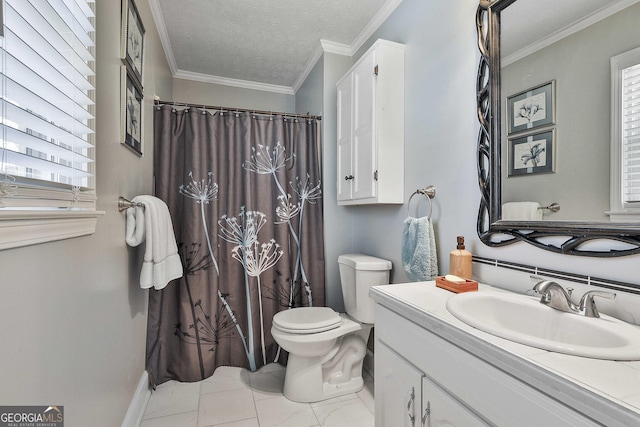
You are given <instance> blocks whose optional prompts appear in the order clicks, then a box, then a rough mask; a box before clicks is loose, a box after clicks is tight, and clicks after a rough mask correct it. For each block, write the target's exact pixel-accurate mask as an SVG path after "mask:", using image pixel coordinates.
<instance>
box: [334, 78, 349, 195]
mask: <svg viewBox="0 0 640 427" xmlns="http://www.w3.org/2000/svg"><path fill="white" fill-rule="evenodd" d="M352 88H353V85H352V76H349V77H347V78H345V79H344V80H343V81H342V82H341V83H340V85H339V86H338V88H337V89H338V123H337V125H338V178H337V179H338V200H339V201H340V200H351V198H352V194H351V186H352V182H353V171H352V170H351V163H352V157H351V152H352V148H351V145H352V134H351V124H352V122H353V120H352V117H353V116H352V111H353V102H352V101H353V93H352Z"/></svg>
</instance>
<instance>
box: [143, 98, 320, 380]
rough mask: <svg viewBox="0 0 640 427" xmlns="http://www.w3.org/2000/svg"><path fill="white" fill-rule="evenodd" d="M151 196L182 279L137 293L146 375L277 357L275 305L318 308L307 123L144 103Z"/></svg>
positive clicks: (314, 182)
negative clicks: (142, 312)
mask: <svg viewBox="0 0 640 427" xmlns="http://www.w3.org/2000/svg"><path fill="white" fill-rule="evenodd" d="M154 115H155V116H154V153H155V154H154V156H155V160H154V161H155V188H156V196H157V197H159V198H160V199H162V200H164V201H165V202H166V203H167V205H168V206H169V210H170V212H171V216H172V220H173V226H174V229H175V235H176V240H177V242H178V248H179V253H180V257H181V259H182V264H183V267H184V273H185V274H184V276H183V277H182V278H181V279H177V280H175V281H173V282H172V283H170V284H169V285H168V286H167V287H166V288H164V289H162V290H160V291H155V290H153V291H150V292H149V319H148V326H147V371H148V372H149V374H150V375H151V379H152V382H153V383H155V384H161V383H163V382H165V381H168V380H171V379H176V380H180V381H199V380H202V379H204V378H207V377H209V376H211V375H212V374H213V371H214V370H215V368H216V367H218V366H221V365H226V366H240V367H246V368H248V369H251V370H256V369H258V368H260V367H261V366H263V365H265V364H267V363H271V362H277V361H280V362H283V361H284V360H283V359H282V357H283V356H284V354H283V353H284V352H283V351H281V350H280V348H279V347H278V345H277V343H276V342H275V341H274V340H273V338H272V337H271V332H270V331H271V320H272V318H273V316H274V315H275V314H276V313H277V312H278V311H280V310H287V309H289V308H293V307H300V306H323V305H324V247H323V226H322V223H323V220H322V188H321V175H320V162H319V159H318V155H319V141H318V135H317V132H318V123H317V121H316V120H307V119H294V118H290V117H285V116H278V115H273V116H265V115H257V114H253V113H240V112H230V113H229V112H225V113H220V112H213V111H206V110H202V109H196V108H193V107H192V108H190V109H184V110H180V109H176V108H172V107H171V106H156V109H155V112H154Z"/></svg>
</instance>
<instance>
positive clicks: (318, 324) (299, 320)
mask: <svg viewBox="0 0 640 427" xmlns="http://www.w3.org/2000/svg"><path fill="white" fill-rule="evenodd" d="M341 323H342V318H341V317H340V315H339V314H338V313H336V312H335V311H333V309H331V308H329V307H299V308H292V309H290V310H284V311H280V312H278V313H276V315H275V316H273V327H274V328H276V329H278V330H280V331H282V332H286V333H290V334H316V333H319V332H325V331H329V330H331V329H336V328H338V327H339V326H340V324H341Z"/></svg>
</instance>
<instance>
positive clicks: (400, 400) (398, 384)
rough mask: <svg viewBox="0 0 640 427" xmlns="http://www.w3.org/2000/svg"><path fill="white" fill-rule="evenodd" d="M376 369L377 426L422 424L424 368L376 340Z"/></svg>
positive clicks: (414, 426)
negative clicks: (421, 403)
mask: <svg viewBox="0 0 640 427" xmlns="http://www.w3.org/2000/svg"><path fill="white" fill-rule="evenodd" d="M375 373H376V379H375V386H374V387H375V393H374V394H375V399H376V403H375V420H376V427H391V426H393V427H417V426H419V425H420V422H421V417H422V412H421V407H420V402H421V398H420V396H421V387H422V384H421V382H422V377H423V374H422V372H421V371H419V370H418V369H416V368H415V367H414V366H413V365H411V364H410V363H409V362H407V361H406V360H405V359H403V358H402V357H400V356H399V355H398V354H397V353H395V352H394V351H393V350H391V349H390V348H389V347H387V346H386V345H385V344H384V343H383V342H381V341H376V352H375Z"/></svg>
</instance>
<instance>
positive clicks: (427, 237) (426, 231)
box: [402, 216, 438, 282]
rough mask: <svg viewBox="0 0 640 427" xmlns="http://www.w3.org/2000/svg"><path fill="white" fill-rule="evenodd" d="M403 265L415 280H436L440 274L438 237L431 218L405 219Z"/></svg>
mask: <svg viewBox="0 0 640 427" xmlns="http://www.w3.org/2000/svg"><path fill="white" fill-rule="evenodd" d="M402 266H403V267H404V271H405V272H406V273H407V277H409V279H410V280H411V281H413V282H421V281H426V280H434V279H435V277H436V276H437V275H438V256H437V254H436V239H435V235H434V233H433V223H432V222H431V218H429V217H426V216H425V217H422V218H413V217H408V218H407V219H405V220H404V225H403V229H402Z"/></svg>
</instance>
